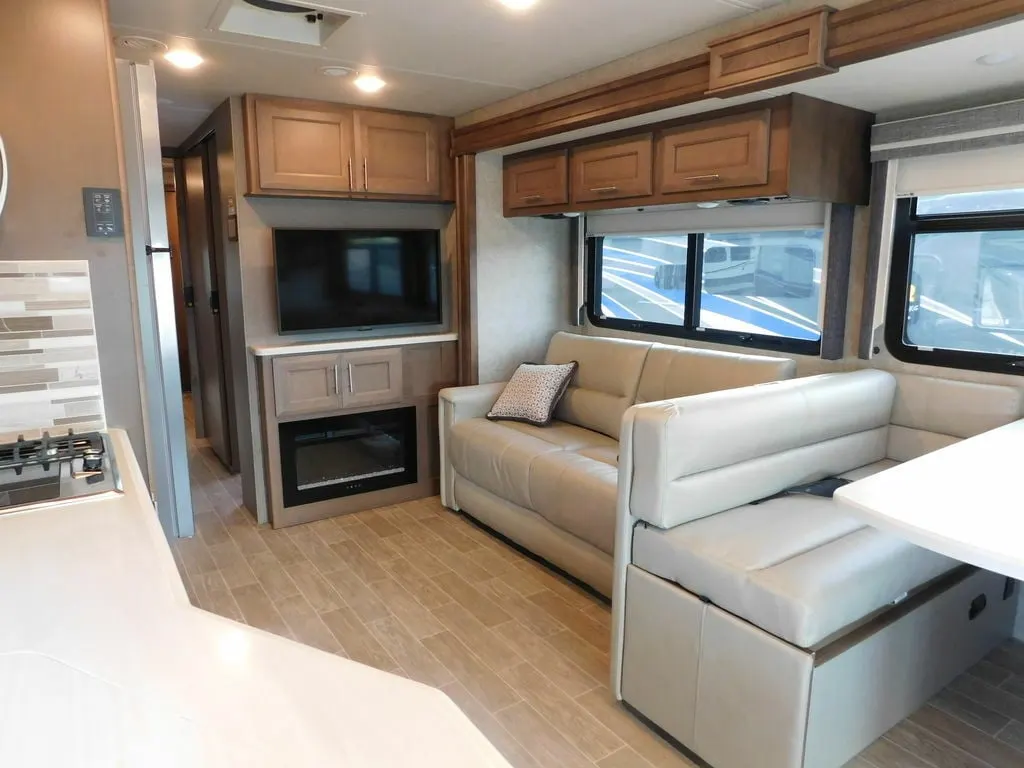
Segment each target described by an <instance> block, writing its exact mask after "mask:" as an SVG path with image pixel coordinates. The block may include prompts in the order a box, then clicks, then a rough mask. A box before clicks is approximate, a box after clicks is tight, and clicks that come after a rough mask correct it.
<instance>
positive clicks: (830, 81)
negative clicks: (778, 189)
mask: <svg viewBox="0 0 1024 768" xmlns="http://www.w3.org/2000/svg"><path fill="white" fill-rule="evenodd" d="M1021 41H1024V21H1018V22H1015V23H1013V24H1006V25H1004V26H1001V27H995V28H992V29H987V30H983V31H981V32H976V33H974V34H972V35H965V36H963V37H958V38H954V39H952V40H945V41H943V42H941V43H935V44H934V45H928V46H924V47H922V48H916V49H914V50H911V51H905V52H903V53H898V54H896V55H894V56H888V57H885V58H882V59H875V60H873V61H866V62H864V63H862V64H854V65H851V66H848V67H844V68H843V69H841V70H840V71H839V72H837V73H835V74H832V75H827V76H825V77H819V78H816V79H814V80H808V81H807V82H804V83H798V84H796V85H793V86H789V87H787V88H786V89H780V90H772V91H762V92H761V93H755V94H750V95H746V96H741V97H737V98H732V99H710V100H707V101H701V102H697V103H695V104H686V105H684V106H682V107H675V108H672V109H666V110H662V111H660V112H654V113H649V114H646V115H640V116H638V117H633V118H628V119H626V120H619V121H616V122H614V123H606V124H604V125H601V126H597V127H594V128H586V129H582V130H579V131H573V132H571V133H566V134H563V135H561V136H557V137H553V138H548V139H543V140H540V141H534V142H529V143H526V144H521V145H519V146H516V147H508V148H506V149H503V150H501V153H502V154H511V153H514V152H520V151H524V150H527V149H534V148H536V147H542V146H545V145H549V144H557V143H561V142H563V141H571V140H573V139H578V138H585V137H587V136H593V135H596V134H600V133H608V132H610V131H613V130H621V129H625V128H632V127H635V126H638V125H645V124H648V123H655V122H659V121H662V120H672V119H675V118H677V117H684V116H686V115H693V114H699V113H701V112H707V111H710V110H715V109H722V108H723V107H727V106H732V105H734V104H742V103H745V102H749V101H755V100H758V99H764V98H767V97H769V96H779V95H782V94H784V93H790V92H793V91H796V92H797V93H805V94H807V95H809V96H815V97H817V98H820V99H825V100H826V101H832V102H835V103H837V104H845V105H846V106H850V107H857V108H859V109H864V110H867V111H869V112H874V113H876V114H877V115H878V118H879V120H881V121H884V120H899V119H902V118H905V117H916V116H918V115H926V114H932V113H935V112H944V111H948V110H953V109H962V108H965V107H972V106H977V105H981V104H991V103H994V102H997V101H1004V100H1009V99H1022V98H1024V44H1022V42H1021ZM1001 52H1007V53H1014V54H1016V58H1015V59H1013V60H1012V61H1010V62H1007V63H1006V64H1003V65H1000V66H996V67H988V66H982V65H980V64H978V63H977V59H978V58H979V57H981V56H984V55H986V54H990V53H1001Z"/></svg>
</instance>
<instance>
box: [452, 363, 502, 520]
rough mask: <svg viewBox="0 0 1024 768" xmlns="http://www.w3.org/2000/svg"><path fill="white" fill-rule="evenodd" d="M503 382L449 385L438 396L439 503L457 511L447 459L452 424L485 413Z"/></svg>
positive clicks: (477, 417) (498, 392)
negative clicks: (461, 385) (460, 385)
mask: <svg viewBox="0 0 1024 768" xmlns="http://www.w3.org/2000/svg"><path fill="white" fill-rule="evenodd" d="M505 384H506V382H504V381H501V382H497V383H494V384H477V385H475V386H471V387H448V388H447V389H442V390H441V391H440V392H439V393H438V395H437V405H438V408H437V419H438V425H437V427H438V430H437V433H438V438H439V440H440V443H441V446H440V448H441V503H442V504H444V506H446V507H448V508H449V509H454V510H458V508H459V507H458V504H457V502H456V501H455V468H454V467H453V466H452V463H451V461H450V460H449V458H448V446H449V445H450V437H451V431H452V427H453V426H454V425H455V422H457V421H466V420H467V419H479V418H483V417H484V416H486V415H487V413H488V412H489V411H490V410H491V407H492V406H493V405H494V403H495V401H496V400H497V399H498V396H499V395H500V394H501V392H502V390H503V389H504V388H505Z"/></svg>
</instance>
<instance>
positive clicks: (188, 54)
mask: <svg viewBox="0 0 1024 768" xmlns="http://www.w3.org/2000/svg"><path fill="white" fill-rule="evenodd" d="M164 58H165V59H167V61H169V62H170V63H171V64H173V65H174V66H176V67H177V68H178V69H195V68H196V67H198V66H199V65H200V64H202V63H203V57H202V56H200V55H199V54H198V53H196V52H195V51H190V50H188V49H186V48H177V49H175V50H173V51H168V52H167V53H165V54H164Z"/></svg>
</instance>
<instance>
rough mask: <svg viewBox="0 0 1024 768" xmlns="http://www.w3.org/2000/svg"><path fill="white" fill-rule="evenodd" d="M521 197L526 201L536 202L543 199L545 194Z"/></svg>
mask: <svg viewBox="0 0 1024 768" xmlns="http://www.w3.org/2000/svg"><path fill="white" fill-rule="evenodd" d="M521 199H522V201H523V202H524V203H536V202H537V201H538V200H543V199H544V195H526V196H525V197H523V198H521Z"/></svg>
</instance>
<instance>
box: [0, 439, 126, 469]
mask: <svg viewBox="0 0 1024 768" xmlns="http://www.w3.org/2000/svg"><path fill="white" fill-rule="evenodd" d="M105 453H106V448H105V446H104V443H103V436H102V435H101V434H100V433H98V432H87V433H85V434H82V435H76V434H75V433H74V431H73V430H68V433H67V434H66V435H59V436H57V437H52V436H51V435H50V433H49V432H44V433H43V436H42V438H40V439H38V440H25V439H24V437H23V436H21V435H19V436H18V440H17V441H16V442H14V443H7V444H5V445H0V470H2V469H13V470H14V473H15V474H16V475H20V474H21V472H22V470H23V469H24V468H25V467H33V466H40V467H42V468H43V470H44V471H48V470H49V469H50V464H51V463H54V462H68V461H72V460H73V459H82V462H83V469H86V470H87V471H95V470H98V469H99V468H100V467H101V466H102V462H103V455H104V454H105Z"/></svg>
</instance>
